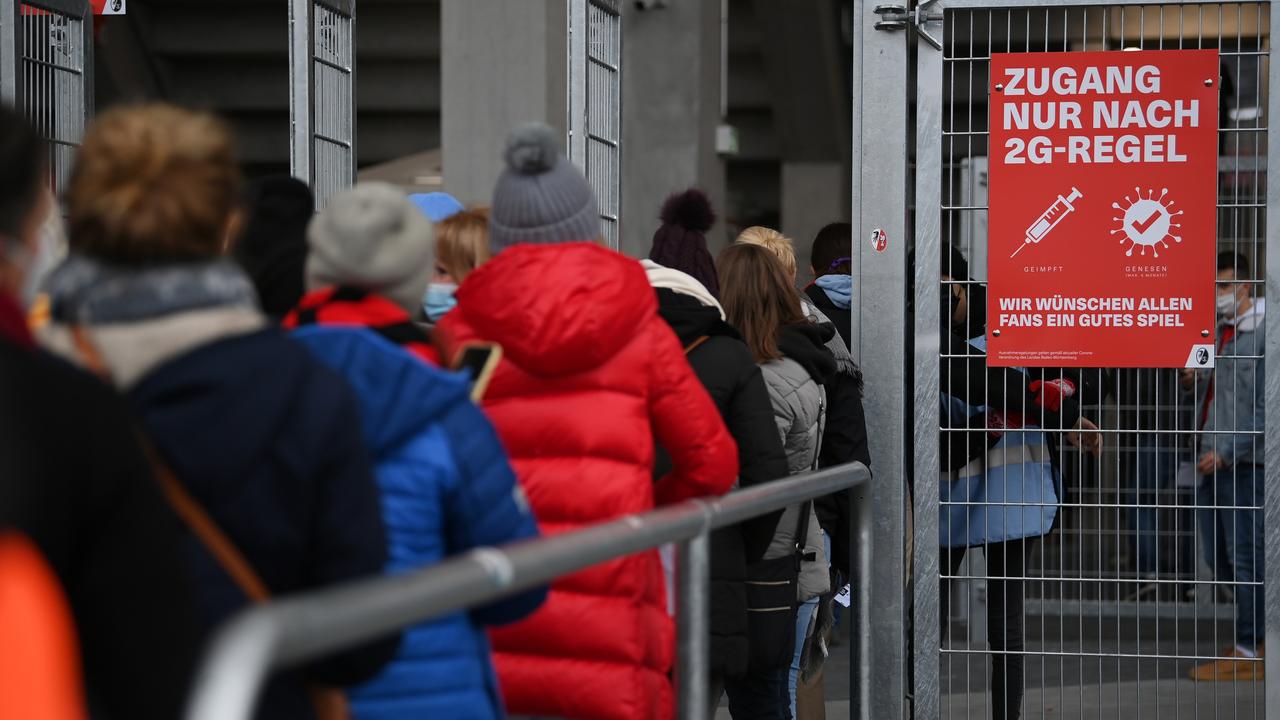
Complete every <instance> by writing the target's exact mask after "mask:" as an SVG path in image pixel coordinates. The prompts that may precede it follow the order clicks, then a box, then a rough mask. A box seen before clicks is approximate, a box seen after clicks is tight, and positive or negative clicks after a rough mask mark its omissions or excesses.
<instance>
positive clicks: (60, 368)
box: [0, 106, 199, 720]
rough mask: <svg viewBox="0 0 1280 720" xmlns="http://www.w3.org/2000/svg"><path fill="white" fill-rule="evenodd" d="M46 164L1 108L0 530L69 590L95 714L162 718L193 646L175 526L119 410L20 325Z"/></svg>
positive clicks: (36, 246) (36, 255) (182, 690)
mask: <svg viewBox="0 0 1280 720" xmlns="http://www.w3.org/2000/svg"><path fill="white" fill-rule="evenodd" d="M46 157H47V149H46V147H45V143H44V142H43V141H42V140H41V139H40V136H39V135H38V134H37V133H36V131H35V130H34V129H33V128H32V127H31V126H30V125H28V124H27V122H26V121H25V120H23V119H22V118H21V117H20V116H19V115H18V114H17V113H16V112H14V111H13V110H11V109H9V108H8V107H5V106H0V190H3V192H0V397H3V398H4V402H0V436H3V437H4V438H5V445H4V452H0V530H3V531H5V532H8V533H14V534H17V533H20V534H21V535H23V536H25V538H27V539H29V541H30V542H31V543H32V544H33V545H34V547H35V551H38V553H39V554H40V555H41V556H43V558H44V559H45V560H47V561H48V564H49V567H50V568H52V570H53V572H54V574H55V575H56V576H57V580H58V583H59V584H60V585H61V588H62V591H63V592H65V594H66V598H67V602H68V603H69V607H70V612H71V615H72V617H73V618H74V621H75V626H76V627H75V634H76V635H77V636H78V639H79V650H80V664H81V668H80V671H81V672H80V673H78V674H81V675H82V676H83V681H84V685H85V688H84V689H85V691H86V695H87V697H88V700H89V711H90V712H91V713H92V714H93V716H94V717H104V718H140V719H142V720H149V719H154V720H168V719H169V718H174V717H177V716H178V715H180V714H181V711H182V707H183V704H184V703H185V700H186V693H187V691H188V689H189V685H190V682H189V681H190V675H191V671H192V668H193V665H194V663H195V659H196V653H197V651H198V649H199V646H198V640H199V638H198V634H197V624H198V622H197V616H196V611H195V607H194V605H193V599H192V597H191V594H190V593H189V592H188V589H187V586H186V584H185V583H183V582H182V579H181V567H182V565H181V562H182V559H181V557H180V555H179V554H178V552H177V549H176V547H177V540H178V538H179V537H180V529H179V527H178V523H177V520H176V518H174V516H173V514H172V513H171V512H170V511H169V509H168V508H167V507H166V506H165V504H164V500H163V498H162V497H161V494H160V490H159V488H158V487H157V486H156V483H155V479H154V478H153V477H152V474H151V467H150V465H149V464H148V462H147V458H146V456H145V454H144V453H143V451H142V448H141V446H140V444H139V442H138V437H137V435H136V432H135V423H134V421H133V418H132V416H131V414H130V412H129V408H128V406H127V405H126V404H125V402H124V401H123V400H122V399H121V398H120V397H119V395H117V394H116V393H115V392H114V391H112V390H111V388H109V387H107V386H106V385H104V384H103V383H102V382H100V381H99V380H98V379H97V378H94V377H93V376H92V375H90V374H88V373H86V372H83V371H81V370H79V369H77V368H75V367H72V366H71V365H68V364H67V363H64V362H61V361H60V360H58V359H56V358H54V357H51V356H49V355H47V354H45V353H43V352H41V350H40V349H39V347H38V346H37V345H36V341H35V338H34V337H33V336H32V334H31V332H30V331H29V330H28V328H27V323H26V309H25V308H24V307H23V304H24V302H29V301H30V300H31V299H32V297H33V296H34V293H32V292H28V291H29V290H30V289H31V288H32V286H33V282H32V280H33V276H32V273H33V272H36V271H37V269H38V268H39V266H40V265H41V264H42V263H41V262H40V253H41V252H42V250H41V247H42V245H41V242H40V232H41V227H42V226H43V225H45V224H46V223H47V222H48V219H49V217H50V216H51V215H52V216H54V217H55V218H56V216H57V213H58V208H57V205H56V203H55V202H54V200H53V195H52V194H51V193H50V192H49V191H48V190H47V188H48V185H49V178H48V167H47V162H46V160H45V158H46ZM15 642H16V641H15ZM3 652H5V653H15V654H18V655H19V657H20V658H21V660H26V658H27V656H25V655H23V654H22V653H23V648H21V647H19V646H16V645H8V644H7V645H6V646H5V648H4V650H3Z"/></svg>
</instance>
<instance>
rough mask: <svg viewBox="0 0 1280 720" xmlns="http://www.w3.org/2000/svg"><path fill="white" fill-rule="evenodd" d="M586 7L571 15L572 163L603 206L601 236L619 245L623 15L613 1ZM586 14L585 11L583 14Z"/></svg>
mask: <svg viewBox="0 0 1280 720" xmlns="http://www.w3.org/2000/svg"><path fill="white" fill-rule="evenodd" d="M571 2H574V3H582V5H583V7H574V8H572V9H571V11H570V13H569V17H570V32H569V37H570V43H573V44H575V45H577V44H580V43H585V53H583V52H580V51H579V52H575V50H580V48H576V47H571V48H570V53H569V58H570V67H569V81H570V112H569V135H570V139H569V149H570V150H569V152H570V159H572V160H573V161H574V162H576V163H578V165H579V166H580V167H582V169H583V172H584V173H585V174H586V176H587V180H588V181H590V183H591V187H592V189H593V190H594V191H595V194H596V198H597V200H598V201H599V203H600V220H601V233H602V235H603V237H604V239H605V241H606V242H608V244H609V246H610V247H614V248H616V247H618V241H619V231H618V218H619V214H620V211H621V206H622V191H621V183H622V176H621V140H622V74H621V73H622V15H621V12H620V11H619V9H618V7H617V5H616V3H614V2H610V1H609V0H571ZM583 10H585V12H583Z"/></svg>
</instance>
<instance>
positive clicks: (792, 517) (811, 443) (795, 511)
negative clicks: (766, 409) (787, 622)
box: [760, 357, 831, 602]
mask: <svg viewBox="0 0 1280 720" xmlns="http://www.w3.org/2000/svg"><path fill="white" fill-rule="evenodd" d="M760 370H761V372H762V373H763V374H764V382H765V386H766V387H768V389H769V400H770V402H772V403H773V419H774V421H775V422H776V423H777V425H778V434H779V435H781V437H782V444H783V449H784V450H785V451H786V454H787V470H788V472H790V473H791V474H792V475H796V474H798V473H803V472H807V471H808V470H811V469H813V468H814V467H815V465H816V460H817V457H818V451H819V449H820V439H821V436H822V423H823V419H824V418H825V415H826V391H825V390H823V388H822V386H821V385H819V384H818V383H816V382H814V380H813V378H812V377H810V376H809V373H808V371H806V370H805V369H804V367H803V366H801V365H800V364H799V363H797V362H796V361H794V360H791V359H790V358H786V357H783V358H779V359H777V360H771V361H769V362H767V363H764V364H762V365H761V366H760ZM801 507H802V506H801V505H793V506H791V507H789V508H787V509H786V511H784V512H783V513H782V517H781V518H780V519H779V520H778V529H777V531H776V532H775V533H774V535H773V541H772V542H771V543H769V549H768V550H766V551H765V554H764V557H765V559H773V558H780V557H785V556H786V555H788V554H789V553H791V552H794V548H795V535H796V529H797V527H798V526H799V518H800V508H801ZM804 554H805V557H813V558H815V559H814V560H813V561H811V562H804V563H802V564H801V567H800V591H799V597H797V598H796V599H797V600H799V601H800V602H804V601H805V600H808V599H810V598H813V597H817V596H818V595H822V594H823V593H826V592H829V591H830V590H831V579H830V575H829V574H828V570H827V568H828V567H829V565H828V561H827V556H826V552H825V551H824V548H823V544H822V528H821V526H819V524H818V518H817V515H816V514H815V513H814V511H813V505H812V504H810V505H809V531H808V535H807V537H806V540H805V552H804Z"/></svg>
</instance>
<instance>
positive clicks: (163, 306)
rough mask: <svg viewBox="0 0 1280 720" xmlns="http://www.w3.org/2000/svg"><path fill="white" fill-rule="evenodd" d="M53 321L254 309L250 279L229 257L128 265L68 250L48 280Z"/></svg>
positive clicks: (119, 320)
mask: <svg viewBox="0 0 1280 720" xmlns="http://www.w3.org/2000/svg"><path fill="white" fill-rule="evenodd" d="M46 287H47V290H48V293H49V299H50V312H51V315H52V320H53V321H54V322H55V323H63V324H75V325H106V324H127V323H136V322H141V321H145V320H153V319H156V318H161V317H164V316H167V315H173V314H177V313H182V312H188V311H193V310H211V309H218V308H229V307H236V308H243V309H247V310H254V309H256V307H257V296H256V295H255V294H254V290H253V284H252V283H250V282H249V278H248V277H247V276H245V274H244V271H243V270H241V269H240V268H239V267H238V266H237V265H236V264H235V263H234V262H232V261H231V260H228V259H226V258H217V259H212V260H209V261H204V262H189V263H167V264H158V265H146V266H141V267H127V266H119V265H109V264H107V263H104V262H101V261H99V260H95V259H93V258H90V257H87V256H85V255H80V254H74V253H73V254H72V255H70V256H69V257H68V258H67V259H66V261H64V262H63V263H62V265H60V266H59V267H58V268H57V269H56V270H54V272H53V274H52V275H51V276H50V277H49V279H48V284H47V286H46Z"/></svg>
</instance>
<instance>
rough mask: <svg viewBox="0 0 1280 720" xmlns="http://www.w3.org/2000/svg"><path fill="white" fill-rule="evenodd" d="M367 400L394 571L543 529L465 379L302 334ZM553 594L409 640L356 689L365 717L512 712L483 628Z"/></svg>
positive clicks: (344, 333)
mask: <svg viewBox="0 0 1280 720" xmlns="http://www.w3.org/2000/svg"><path fill="white" fill-rule="evenodd" d="M294 336H295V337H296V338H297V339H299V340H300V341H302V342H303V343H304V344H305V345H307V346H308V347H309V348H310V349H311V350H312V352H313V353H314V354H315V355H316V357H317V358H319V359H320V361H321V362H323V363H324V364H326V365H328V366H329V367H331V368H333V369H334V370H336V371H338V372H339V373H340V374H342V375H343V376H345V377H346V378H347V380H348V382H349V383H350V384H351V386H352V388H353V389H354V390H355V392H356V395H357V396H358V397H359V401H360V407H361V414H362V415H363V417H364V421H365V422H364V428H365V430H364V432H365V441H366V443H367V445H368V446H369V452H370V454H371V456H372V457H373V460H374V463H375V466H376V474H377V477H378V484H379V486H380V487H381V490H382V514H383V521H384V523H385V524H386V528H387V538H388V544H389V547H388V563H387V572H390V573H399V572H406V571H409V570H413V569H416V568H420V567H422V566H424V565H431V564H433V563H437V562H439V561H441V560H442V559H444V558H446V557H448V556H450V555H455V554H457V553H460V552H464V551H466V550H469V549H471V548H474V547H479V546H483V545H496V544H499V543H505V542H510V541H513V540H521V539H525V538H530V537H534V536H536V535H537V534H538V530H537V526H536V525H535V523H534V519H533V516H532V514H531V513H530V512H529V509H528V504H527V503H526V502H525V501H524V498H523V495H522V494H521V493H520V490H519V485H517V484H516V478H515V475H514V474H513V473H512V471H511V466H510V465H509V464H508V462H507V459H506V453H505V452H504V451H503V449H502V446H501V445H500V444H499V441H498V437H497V435H496V433H495V432H494V430H493V427H492V426H491V425H490V424H489V421H488V420H487V419H486V418H485V417H484V415H483V414H482V413H481V411H480V410H479V409H478V408H477V407H476V406H475V405H474V404H472V402H471V400H470V398H469V396H468V383H467V379H466V377H465V376H463V375H459V374H455V373H449V372H445V371H443V370H439V369H437V368H433V367H430V366H428V365H427V364H426V363H424V362H422V361H420V360H418V359H417V358H415V357H413V356H412V355H410V354H409V353H408V352H407V351H405V350H402V349H401V348H399V347H397V346H395V345H393V344H392V343H390V342H388V341H387V340H385V339H383V338H382V337H380V336H378V335H376V334H375V333H373V332H372V331H370V330H366V329H362V328H355V327H337V326H307V327H304V328H302V329H300V330H297V331H296V332H295V333H294ZM545 597H546V591H545V590H542V589H540V590H537V591H533V592H528V593H524V594H522V595H517V596H515V597H512V598H509V599H507V600H504V601H501V602H499V603H495V604H494V605H491V606H488V607H486V608H481V609H478V610H475V611H473V612H471V613H455V614H453V615H448V616H445V617H443V618H440V619H439V620H435V621H433V622H430V623H427V624H425V625H420V626H418V627H415V628H413V629H411V630H409V631H408V632H406V633H405V635H404V640H403V642H402V643H401V645H400V652H399V653H398V654H397V655H396V658H395V660H393V661H392V663H391V664H390V665H388V666H387V667H386V669H385V670H384V671H383V672H382V674H381V675H379V676H378V677H376V678H374V679H373V680H372V681H370V682H368V683H366V684H365V685H362V686H360V687H357V688H354V689H352V690H351V691H350V693H349V696H348V697H349V699H350V701H351V709H352V712H353V714H354V715H355V717H357V718H359V719H360V720H392V719H395V720H402V719H404V718H444V717H448V718H459V719H462V718H467V719H474V720H496V719H499V718H502V717H503V716H504V712H503V709H502V701H501V699H500V695H499V693H498V685H497V678H496V676H495V674H494V671H493V665H492V662H491V661H490V658H489V644H488V640H487V639H486V637H485V633H484V631H483V630H482V628H481V626H482V625H491V624H501V623H507V622H513V621H515V620H518V619H520V618H523V617H524V616H525V615H528V614H529V613H531V612H533V610H535V609H536V608H537V607H538V606H539V605H541V604H542V601H543V600H544V599H545Z"/></svg>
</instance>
